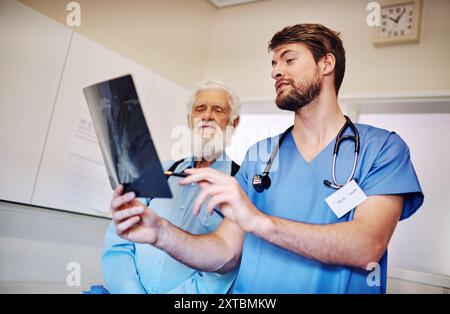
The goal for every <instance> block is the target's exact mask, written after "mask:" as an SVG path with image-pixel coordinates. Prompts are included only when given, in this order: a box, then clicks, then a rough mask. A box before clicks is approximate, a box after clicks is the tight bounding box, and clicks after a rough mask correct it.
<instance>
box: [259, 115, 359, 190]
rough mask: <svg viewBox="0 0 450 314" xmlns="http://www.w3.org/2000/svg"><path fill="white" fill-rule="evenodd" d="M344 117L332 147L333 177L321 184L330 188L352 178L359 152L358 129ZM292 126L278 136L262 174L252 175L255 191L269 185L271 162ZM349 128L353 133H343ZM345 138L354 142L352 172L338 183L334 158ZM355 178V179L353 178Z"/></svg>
mask: <svg viewBox="0 0 450 314" xmlns="http://www.w3.org/2000/svg"><path fill="white" fill-rule="evenodd" d="M344 117H345V120H346V121H345V124H344V126H343V127H342V128H341V129H340V131H339V133H338V134H337V136H336V142H335V143H334V149H333V162H332V166H331V169H332V170H331V173H332V178H333V182H330V181H328V180H324V181H323V184H325V185H326V186H329V187H331V188H334V189H340V188H341V187H343V186H344V185H345V184H347V183H349V182H350V181H351V180H353V179H354V178H353V177H354V175H355V171H356V163H357V161H358V154H359V132H358V129H357V128H356V126H355V125H354V124H353V122H352V121H351V120H350V118H349V117H347V116H344ZM293 128H294V126H293V125H292V126H290V127H289V128H288V129H287V130H286V131H284V133H283V134H282V135H281V136H280V139H279V140H278V143H277V145H275V147H274V149H273V150H272V153H271V154H270V157H269V161H268V162H267V164H266V167H265V168H264V171H263V173H262V174H256V175H255V176H254V177H253V181H252V183H253V188H254V189H255V190H256V192H258V193H261V192H263V191H264V190H267V189H268V188H269V187H270V184H271V181H270V177H269V171H270V168H271V167H272V162H273V160H274V159H275V156H276V154H277V152H278V150H279V149H280V146H281V144H282V143H283V141H284V139H285V138H286V136H287V135H288V134H289V133H290V132H291V131H292V129H293ZM348 128H350V129H351V130H352V132H353V134H354V135H343V134H344V132H345V131H346V130H347V129H348ZM346 140H351V141H353V142H354V143H355V153H354V158H353V167H352V172H351V174H350V176H349V177H348V179H347V181H346V182H345V183H344V184H339V183H338V182H337V180H336V159H337V155H338V152H339V146H340V145H341V143H342V142H344V141H346ZM355 180H356V179H355Z"/></svg>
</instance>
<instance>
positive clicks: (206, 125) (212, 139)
mask: <svg viewBox="0 0 450 314" xmlns="http://www.w3.org/2000/svg"><path fill="white" fill-rule="evenodd" d="M194 124H195V125H194V127H193V128H192V129H191V131H192V139H193V141H192V144H193V155H194V157H195V158H196V159H197V160H207V161H213V160H215V159H217V157H219V156H220V155H221V154H222V153H223V152H224V151H225V148H226V147H227V146H228V144H229V143H230V140H231V136H232V134H233V131H234V127H232V126H227V127H225V128H224V129H222V128H221V127H220V126H219V125H218V124H217V123H216V122H215V121H213V120H210V121H203V120H200V119H198V121H195V122H194Z"/></svg>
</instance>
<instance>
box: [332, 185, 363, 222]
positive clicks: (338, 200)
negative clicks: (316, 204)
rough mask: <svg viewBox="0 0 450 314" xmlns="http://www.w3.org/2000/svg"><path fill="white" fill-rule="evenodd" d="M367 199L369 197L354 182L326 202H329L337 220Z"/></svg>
mask: <svg viewBox="0 0 450 314" xmlns="http://www.w3.org/2000/svg"><path fill="white" fill-rule="evenodd" d="M366 199H367V195H366V194H365V193H364V191H363V190H361V188H360V187H359V185H358V183H356V182H355V180H352V181H350V182H349V183H347V184H346V185H344V186H343V187H342V188H340V189H339V190H337V191H336V192H334V193H333V194H331V195H330V196H328V197H327V198H326V199H325V202H327V204H328V206H330V208H331V210H332V211H333V212H334V213H335V214H336V216H337V218H341V217H342V216H344V215H345V214H347V213H348V212H349V211H351V210H352V209H353V208H355V207H356V206H358V205H359V204H361V203H362V202H364V201H365V200H366Z"/></svg>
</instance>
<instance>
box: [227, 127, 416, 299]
mask: <svg viewBox="0 0 450 314" xmlns="http://www.w3.org/2000/svg"><path fill="white" fill-rule="evenodd" d="M356 126H357V129H358V131H359V133H360V143H361V147H360V155H359V157H358V165H357V168H356V173H355V178H357V179H358V183H359V185H360V187H361V188H362V190H363V191H364V192H365V194H366V195H367V196H370V195H377V194H397V195H402V196H403V197H404V199H405V202H404V207H403V212H402V215H401V219H405V218H407V217H409V216H410V215H412V214H413V213H414V212H415V211H416V210H417V209H418V208H419V207H420V206H421V205H422V202H423V198H424V196H423V194H422V191H421V188H420V185H419V181H418V179H417V176H416V173H415V171H414V167H413V165H412V163H411V160H410V154H409V149H408V147H407V145H406V143H405V142H404V141H403V140H402V139H401V138H400V137H399V136H398V135H397V134H396V133H393V132H392V133H391V132H388V131H386V130H382V129H378V128H375V127H371V126H368V125H363V124H357V125H356ZM347 133H348V134H352V133H351V130H350V129H347V131H346V133H345V134H347ZM278 138H279V136H276V137H273V138H270V139H266V140H263V141H261V142H259V143H257V144H255V145H254V146H253V147H251V148H250V149H249V151H248V152H247V155H246V157H245V160H244V162H243V163H242V166H241V168H240V171H239V172H238V174H237V175H236V178H237V180H238V181H239V183H240V184H241V186H242V188H243V189H244V191H245V192H246V193H247V195H248V196H249V197H250V199H251V200H252V202H253V203H254V204H255V206H256V207H257V208H258V209H259V210H261V211H262V212H264V213H265V214H268V215H272V216H276V217H280V218H284V219H289V220H292V221H298V222H303V223H308V224H335V223H340V222H345V221H350V220H352V219H353V215H354V209H353V210H351V211H350V212H349V213H347V214H345V215H344V216H343V217H341V218H340V219H338V218H337V216H336V215H335V214H334V213H333V211H332V210H331V209H330V207H329V206H328V205H327V203H326V202H325V198H327V197H328V196H329V195H331V194H332V193H334V192H335V191H336V190H334V189H333V188H330V187H327V186H325V185H324V184H323V181H324V180H330V181H331V180H332V177H331V164H332V157H333V147H334V142H335V141H332V142H331V143H330V144H329V145H328V146H327V147H325V148H324V149H323V150H322V151H321V152H320V153H319V155H317V156H316V157H315V159H314V160H312V161H311V162H310V163H308V162H307V161H305V160H304V159H303V157H302V156H301V154H300V153H299V151H298V149H297V147H296V145H295V142H294V140H293V137H292V133H290V134H289V135H287V137H286V138H285V141H284V142H283V144H282V145H281V146H280V151H279V154H277V157H276V158H275V160H274V167H273V168H277V167H278V169H276V170H275V169H274V171H271V173H270V175H269V176H270V179H271V181H272V184H271V186H270V188H269V189H268V190H265V191H264V192H262V193H258V192H256V191H255V190H254V188H253V186H252V178H253V176H254V175H255V174H257V173H262V171H263V169H264V167H265V165H266V161H267V158H266V161H261V160H257V159H255V156H258V153H259V152H261V151H264V152H269V153H270V151H271V150H272V148H273V146H274V145H275V144H276V143H277V142H278ZM353 154H354V144H353V142H351V141H344V142H343V143H342V145H341V148H340V150H339V155H338V160H337V168H336V175H337V181H338V182H345V181H346V180H347V178H348V176H349V174H350V172H351V169H352V164H353V156H354V155H353ZM380 210H383V209H382V208H380ZM378 263H379V264H380V277H381V282H380V285H378V286H377V285H374V286H369V285H368V284H367V282H366V279H367V276H368V275H369V273H370V271H365V270H362V269H359V268H353V267H347V266H342V265H327V264H324V263H321V262H319V261H316V260H312V259H309V258H306V257H303V256H301V255H298V254H295V253H293V252H291V251H289V250H286V249H284V248H281V247H279V246H276V245H273V244H271V243H269V242H267V241H265V240H263V239H261V238H258V237H256V236H254V235H252V234H246V236H245V240H244V246H243V252H242V260H241V266H240V269H239V273H238V276H237V279H236V284H235V286H234V290H233V292H234V293H385V291H386V273H387V252H385V254H384V255H383V257H382V258H381V260H380V261H378ZM372 279H373V278H372ZM369 282H372V281H370V280H369ZM373 282H376V281H373Z"/></svg>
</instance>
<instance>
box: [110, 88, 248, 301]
mask: <svg viewBox="0 0 450 314" xmlns="http://www.w3.org/2000/svg"><path fill="white" fill-rule="evenodd" d="M239 112H240V100H239V97H238V96H237V95H236V94H235V92H234V91H232V90H231V89H230V88H229V87H228V86H227V85H226V84H224V83H222V82H218V81H215V82H202V83H199V84H198V85H197V88H196V89H194V91H193V92H192V97H191V99H190V101H189V103H188V117H187V118H188V126H189V129H190V131H191V148H192V156H190V157H187V158H184V159H181V160H178V161H175V162H173V161H172V162H164V163H163V168H164V170H167V171H173V172H183V171H184V170H185V169H187V168H205V167H211V168H213V169H216V170H218V171H221V172H223V173H226V174H231V175H234V174H236V172H237V170H238V169H239V166H238V165H237V164H235V163H234V162H233V161H232V160H231V159H230V158H229V157H228V156H227V154H226V153H225V148H226V146H227V145H228V143H229V141H230V139H231V136H232V134H233V132H234V129H235V128H236V127H237V125H238V124H239ZM179 180H180V178H178V177H175V176H171V177H169V178H168V183H169V186H170V188H171V191H172V194H173V198H171V199H158V198H155V199H152V200H142V199H140V200H136V201H135V203H136V204H134V205H135V206H139V205H143V203H146V205H147V206H149V207H150V208H152V210H153V211H154V212H155V213H156V214H157V215H158V216H160V217H162V218H164V219H166V220H168V221H170V222H171V223H172V224H174V225H175V226H177V227H179V228H181V229H183V230H185V231H187V232H189V233H191V234H205V233H209V232H212V231H214V230H215V229H216V228H217V227H218V226H219V225H220V224H221V222H222V219H223V215H222V213H221V212H220V211H218V210H216V211H215V212H214V214H213V215H209V214H208V213H207V211H203V213H204V215H200V216H193V215H191V212H192V209H193V205H194V201H195V199H196V197H197V196H198V193H199V191H200V187H199V186H198V185H188V186H184V187H183V186H181V185H179V184H178V181H179ZM141 202H142V203H141ZM102 268H103V275H104V279H105V283H106V285H107V286H108V289H109V291H110V292H111V293H180V294H184V293H227V292H228V291H229V290H230V288H231V286H232V285H233V282H234V280H235V277H236V271H231V272H229V273H227V274H217V273H208V272H201V271H198V270H196V269H193V268H190V267H188V266H186V265H184V264H182V263H180V262H178V261H176V260H175V259H173V258H172V257H171V256H170V255H168V254H167V253H165V252H164V251H161V250H159V249H157V248H155V247H153V246H150V245H148V244H138V243H134V242H131V241H127V240H124V239H122V238H120V237H119V236H118V235H117V233H116V231H115V228H114V224H113V223H111V225H110V226H109V228H108V230H107V232H106V235H105V245H104V252H103V257H102Z"/></svg>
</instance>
